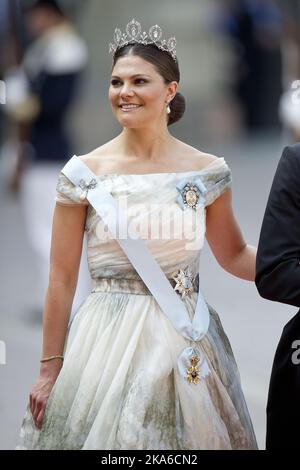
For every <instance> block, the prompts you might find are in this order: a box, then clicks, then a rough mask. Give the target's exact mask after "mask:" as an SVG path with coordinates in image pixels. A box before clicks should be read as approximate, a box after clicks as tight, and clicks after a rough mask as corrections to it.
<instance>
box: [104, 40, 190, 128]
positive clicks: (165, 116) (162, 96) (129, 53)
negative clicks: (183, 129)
mask: <svg viewBox="0 0 300 470" xmlns="http://www.w3.org/2000/svg"><path fill="white" fill-rule="evenodd" d="M137 70H140V73H138V74H137V73H136V71H137ZM130 72H133V73H132V75H131V73H130ZM179 81H180V72H179V66H178V62H177V61H176V62H175V61H174V59H173V58H172V56H171V55H169V54H166V53H164V52H161V51H160V50H159V49H158V48H157V47H155V46H154V45H147V46H146V45H143V44H129V45H127V46H124V47H123V48H121V49H119V50H118V51H117V52H116V53H115V56H114V62H113V70H112V80H111V86H110V90H109V98H110V101H111V104H112V109H113V111H114V109H115V108H116V107H121V109H122V110H124V105H128V104H132V103H133V104H134V105H137V106H138V107H144V108H146V109H144V110H143V111H146V112H145V113H144V115H143V116H140V115H139V118H138V119H139V121H138V123H136V122H135V127H136V126H137V125H138V126H142V125H143V123H144V122H145V121H148V122H149V120H153V119H154V116H155V117H156V118H157V120H158V119H159V118H160V120H161V119H162V120H164V121H165V120H166V121H167V124H168V125H170V124H173V123H175V122H176V121H178V120H179V119H180V118H181V117H182V115H183V113H184V111H185V99H184V97H183V96H182V95H181V94H180V93H178V92H177V88H178V84H179ZM166 111H167V113H166ZM116 116H117V118H118V115H116ZM144 120H145V121H144ZM123 122H124V121H120V123H121V124H123ZM132 125H133V123H132V122H129V123H128V126H132ZM128 126H126V127H128Z"/></svg>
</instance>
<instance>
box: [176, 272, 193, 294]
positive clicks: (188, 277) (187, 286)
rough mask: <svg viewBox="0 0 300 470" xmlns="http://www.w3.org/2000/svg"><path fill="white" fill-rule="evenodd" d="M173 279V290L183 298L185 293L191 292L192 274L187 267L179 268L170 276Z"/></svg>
mask: <svg viewBox="0 0 300 470" xmlns="http://www.w3.org/2000/svg"><path fill="white" fill-rule="evenodd" d="M172 279H174V281H176V285H175V287H174V290H177V291H178V292H179V294H181V297H182V298H184V297H186V296H187V295H190V294H191V292H193V290H194V287H193V280H194V279H193V276H192V274H191V271H190V270H189V268H186V269H179V271H178V272H177V274H176V275H175V276H173V277H172Z"/></svg>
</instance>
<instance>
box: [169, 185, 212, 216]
mask: <svg viewBox="0 0 300 470" xmlns="http://www.w3.org/2000/svg"><path fill="white" fill-rule="evenodd" d="M176 188H177V189H178V191H179V193H180V194H179V195H178V197H177V202H178V204H179V205H180V207H181V208H182V209H184V208H185V207H191V208H192V209H195V210H196V209H197V207H198V204H199V203H200V204H204V203H205V194H206V193H207V190H206V188H205V186H204V184H203V183H202V181H201V178H197V179H196V180H195V181H191V180H190V179H189V178H184V179H183V180H182V181H180V182H179V183H178V185H177V186H176Z"/></svg>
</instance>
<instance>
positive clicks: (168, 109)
mask: <svg viewBox="0 0 300 470" xmlns="http://www.w3.org/2000/svg"><path fill="white" fill-rule="evenodd" d="M170 112H171V109H170V104H169V103H167V114H170Z"/></svg>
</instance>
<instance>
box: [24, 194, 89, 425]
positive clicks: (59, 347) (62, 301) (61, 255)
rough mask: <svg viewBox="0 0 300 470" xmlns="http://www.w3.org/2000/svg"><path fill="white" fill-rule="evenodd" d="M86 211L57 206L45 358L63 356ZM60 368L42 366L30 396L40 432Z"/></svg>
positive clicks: (45, 321) (80, 207)
mask: <svg viewBox="0 0 300 470" xmlns="http://www.w3.org/2000/svg"><path fill="white" fill-rule="evenodd" d="M86 207H87V206H83V205H78V204H77V205H76V206H75V205H68V206H64V205H61V204H58V203H57V204H56V206H55V210H54V216H53V227H52V241H51V252H50V276H49V285H48V290H47V294H46V299H45V307H44V316H43V348H42V351H43V352H42V356H43V357H49V356H53V355H63V351H64V345H65V339H66V333H67V328H68V321H69V317H70V312H71V307H72V302H73V298H74V294H75V290H76V285H77V279H78V271H79V266H80V259H81V253H82V242H83V237H84V227H85V220H86ZM61 366H62V361H61V359H53V360H51V361H48V362H44V363H41V368H40V376H39V378H38V381H37V383H36V384H35V385H34V387H33V389H32V391H31V393H30V397H29V401H30V409H31V412H32V416H33V418H34V422H35V424H36V427H37V428H38V429H40V428H41V425H42V420H43V416H44V412H45V408H46V404H47V400H48V397H49V395H50V392H51V389H52V387H53V385H54V383H55V381H56V378H57V376H58V374H59V371H60V369H61Z"/></svg>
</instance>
